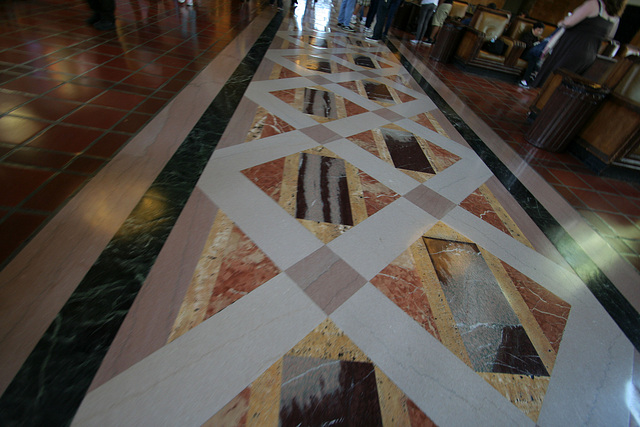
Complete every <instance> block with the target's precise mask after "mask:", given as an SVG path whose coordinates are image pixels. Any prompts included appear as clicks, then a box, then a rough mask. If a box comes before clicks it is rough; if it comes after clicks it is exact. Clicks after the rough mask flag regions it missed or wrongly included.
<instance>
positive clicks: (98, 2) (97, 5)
mask: <svg viewBox="0 0 640 427" xmlns="http://www.w3.org/2000/svg"><path fill="white" fill-rule="evenodd" d="M87 3H89V7H90V8H91V9H92V10H93V11H94V12H95V13H96V14H97V15H99V17H100V20H101V21H111V22H114V21H115V20H116V16H115V14H116V2H115V0H87Z"/></svg>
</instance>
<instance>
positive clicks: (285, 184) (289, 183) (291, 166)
mask: <svg viewBox="0 0 640 427" xmlns="http://www.w3.org/2000/svg"><path fill="white" fill-rule="evenodd" d="M299 164H300V154H299V153H296V154H292V155H290V156H287V157H286V158H285V161H284V168H283V172H282V183H281V186H280V200H278V204H279V205H280V206H282V208H283V209H284V210H285V211H287V213H289V215H291V216H295V214H296V199H297V195H298V165H299Z"/></svg>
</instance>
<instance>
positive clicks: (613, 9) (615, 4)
mask: <svg viewBox="0 0 640 427" xmlns="http://www.w3.org/2000/svg"><path fill="white" fill-rule="evenodd" d="M602 3H604V8H605V9H606V11H607V14H608V15H609V16H621V15H622V12H624V8H625V6H626V5H627V0H602Z"/></svg>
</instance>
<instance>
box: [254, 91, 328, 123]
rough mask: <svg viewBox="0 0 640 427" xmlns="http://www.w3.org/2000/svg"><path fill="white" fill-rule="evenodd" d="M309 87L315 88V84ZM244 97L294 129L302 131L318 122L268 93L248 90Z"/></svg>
mask: <svg viewBox="0 0 640 427" xmlns="http://www.w3.org/2000/svg"><path fill="white" fill-rule="evenodd" d="M269 81H271V80H269ZM281 81H285V80H281ZM311 86H315V84H312V85H311ZM245 96H246V97H247V98H249V99H251V100H252V101H253V102H255V103H256V104H258V105H260V106H261V107H263V108H264V109H265V110H267V111H268V112H269V113H271V114H274V115H276V116H278V117H279V118H280V119H282V120H284V121H285V122H287V123H288V124H290V125H291V126H293V127H294V128H296V129H302V128H306V127H310V126H315V125H317V124H318V122H316V121H315V120H313V119H312V118H311V117H310V116H308V115H306V114H302V112H300V111H298V110H296V109H295V108H293V107H292V106H291V105H289V104H287V103H286V102H283V101H281V100H280V99H278V98H276V97H275V96H273V95H271V94H269V93H266V92H263V91H256V90H248V91H247V92H246V93H245Z"/></svg>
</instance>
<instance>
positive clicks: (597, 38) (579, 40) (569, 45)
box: [531, 0, 627, 87]
mask: <svg viewBox="0 0 640 427" xmlns="http://www.w3.org/2000/svg"><path fill="white" fill-rule="evenodd" d="M626 4H627V0H587V1H585V2H584V3H582V4H581V5H580V6H578V8H577V9H576V10H574V11H573V13H572V14H571V15H569V16H567V17H566V18H564V19H563V20H562V21H560V22H558V28H564V34H562V36H561V37H560V40H558V42H557V43H556V44H555V46H553V49H552V51H551V53H550V54H549V57H548V58H546V59H545V61H544V63H543V64H542V68H541V69H540V72H539V73H538V75H537V76H536V79H535V80H534V81H533V83H532V85H531V86H532V87H541V86H542V85H543V84H544V82H545V81H547V78H548V77H549V76H550V75H551V74H552V73H553V72H554V71H555V70H557V69H559V68H566V69H567V70H569V71H572V72H574V73H576V74H582V73H584V72H585V71H586V70H587V69H588V68H589V66H590V65H591V64H593V62H594V61H595V60H596V55H597V54H598V49H600V45H601V44H602V42H603V41H604V40H605V39H607V38H613V36H614V35H615V32H616V30H617V28H618V23H619V21H620V15H622V12H623V11H624V8H625V6H626Z"/></svg>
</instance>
